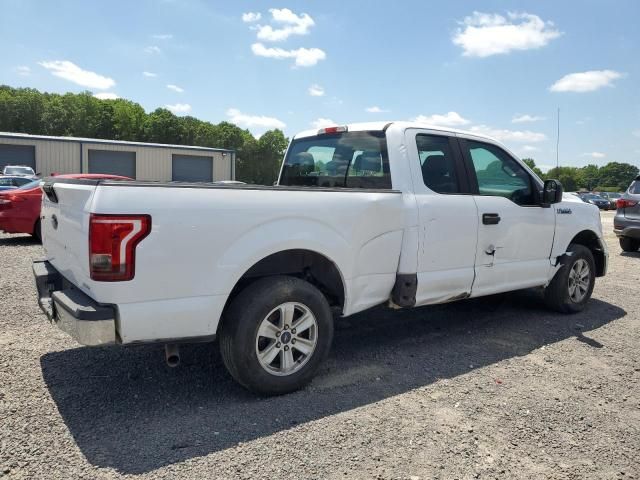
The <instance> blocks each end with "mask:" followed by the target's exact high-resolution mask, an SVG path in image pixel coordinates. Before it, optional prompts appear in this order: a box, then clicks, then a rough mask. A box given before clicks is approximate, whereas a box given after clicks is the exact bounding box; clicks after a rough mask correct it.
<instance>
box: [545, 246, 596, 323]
mask: <svg viewBox="0 0 640 480" xmlns="http://www.w3.org/2000/svg"><path fill="white" fill-rule="evenodd" d="M595 276H596V269H595V261H594V259H593V254H592V253H591V250H589V249H588V248H587V247H585V246H583V245H569V248H568V251H567V255H566V256H565V257H564V259H563V260H562V266H561V267H560V269H559V270H558V271H557V272H556V275H555V276H554V277H553V280H551V282H550V283H549V285H548V286H547V288H546V289H545V291H544V299H545V303H546V304H547V306H549V307H550V308H552V309H554V310H557V311H559V312H562V313H576V312H580V311H582V310H583V309H584V307H585V306H586V304H587V302H588V301H589V299H590V298H591V294H592V293H593V287H594V286H595Z"/></svg>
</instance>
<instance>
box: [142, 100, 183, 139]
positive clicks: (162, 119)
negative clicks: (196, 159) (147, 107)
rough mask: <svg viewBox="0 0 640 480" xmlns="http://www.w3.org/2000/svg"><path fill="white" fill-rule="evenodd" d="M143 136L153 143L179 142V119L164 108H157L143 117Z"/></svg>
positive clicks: (180, 137)
mask: <svg viewBox="0 0 640 480" xmlns="http://www.w3.org/2000/svg"><path fill="white" fill-rule="evenodd" d="M144 138H145V140H146V141H148V142H153V143H171V144H180V143H181V140H182V126H181V124H180V120H179V119H178V117H176V116H175V115H174V114H173V113H171V112H170V111H169V110H167V109H166V108H158V109H156V110H154V111H153V112H151V113H150V114H149V115H148V116H147V118H146V119H145V122H144Z"/></svg>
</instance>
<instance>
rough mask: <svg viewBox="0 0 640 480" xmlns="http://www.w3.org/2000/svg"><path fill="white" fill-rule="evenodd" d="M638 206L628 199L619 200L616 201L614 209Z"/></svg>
mask: <svg viewBox="0 0 640 480" xmlns="http://www.w3.org/2000/svg"><path fill="white" fill-rule="evenodd" d="M637 204H638V202H636V201H635V200H629V199H628V198H619V199H618V200H616V208H628V207H635V206H636V205H637Z"/></svg>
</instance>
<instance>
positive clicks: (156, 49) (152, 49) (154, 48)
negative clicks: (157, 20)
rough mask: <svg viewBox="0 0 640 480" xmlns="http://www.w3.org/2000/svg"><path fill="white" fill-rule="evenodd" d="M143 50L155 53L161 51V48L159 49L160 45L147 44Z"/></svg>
mask: <svg viewBox="0 0 640 480" xmlns="http://www.w3.org/2000/svg"><path fill="white" fill-rule="evenodd" d="M144 52H145V53H148V54H151V55H156V54H159V53H162V50H160V47H158V46H157V45H149V46H148V47H145V49H144Z"/></svg>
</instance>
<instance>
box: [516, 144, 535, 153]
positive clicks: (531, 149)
mask: <svg viewBox="0 0 640 480" xmlns="http://www.w3.org/2000/svg"><path fill="white" fill-rule="evenodd" d="M539 150H540V149H539V148H538V147H534V146H532V145H524V146H523V147H522V148H521V149H520V151H522V152H537V151H539Z"/></svg>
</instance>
